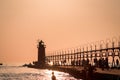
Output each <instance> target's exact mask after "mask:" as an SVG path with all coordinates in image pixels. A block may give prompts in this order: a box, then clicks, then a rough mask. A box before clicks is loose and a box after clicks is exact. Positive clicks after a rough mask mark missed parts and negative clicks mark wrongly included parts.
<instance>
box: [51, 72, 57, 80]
mask: <svg viewBox="0 0 120 80" xmlns="http://www.w3.org/2000/svg"><path fill="white" fill-rule="evenodd" d="M51 78H52V80H56V77H55V75H54V72H52V77H51Z"/></svg>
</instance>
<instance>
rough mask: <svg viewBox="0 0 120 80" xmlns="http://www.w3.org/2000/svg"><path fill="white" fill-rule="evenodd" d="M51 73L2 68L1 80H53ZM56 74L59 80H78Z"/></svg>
mask: <svg viewBox="0 0 120 80" xmlns="http://www.w3.org/2000/svg"><path fill="white" fill-rule="evenodd" d="M51 73H52V70H47V69H34V68H27V67H15V66H0V80H51V76H52V74H51ZM54 74H55V76H56V78H57V80H78V79H76V78H74V77H73V76H71V75H69V74H68V73H64V72H59V71H54ZM79 80H80V79H79Z"/></svg>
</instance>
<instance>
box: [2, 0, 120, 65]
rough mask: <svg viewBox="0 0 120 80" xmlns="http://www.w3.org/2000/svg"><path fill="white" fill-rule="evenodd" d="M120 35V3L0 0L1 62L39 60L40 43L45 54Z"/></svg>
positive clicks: (113, 0) (109, 0) (110, 0)
mask: <svg viewBox="0 0 120 80" xmlns="http://www.w3.org/2000/svg"><path fill="white" fill-rule="evenodd" d="M114 36H115V37H118V36H120V0H0V62H2V63H4V64H9V65H13V64H24V63H29V62H32V61H36V60H37V40H38V39H40V40H43V41H44V42H45V45H46V55H50V53H49V52H52V51H56V50H62V49H63V50H64V49H68V48H73V47H76V46H80V45H84V44H87V43H91V42H95V41H100V40H105V39H107V38H112V37H114Z"/></svg>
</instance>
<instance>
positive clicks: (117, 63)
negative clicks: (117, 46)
mask: <svg viewBox="0 0 120 80" xmlns="http://www.w3.org/2000/svg"><path fill="white" fill-rule="evenodd" d="M116 65H117V67H119V60H118V59H116Z"/></svg>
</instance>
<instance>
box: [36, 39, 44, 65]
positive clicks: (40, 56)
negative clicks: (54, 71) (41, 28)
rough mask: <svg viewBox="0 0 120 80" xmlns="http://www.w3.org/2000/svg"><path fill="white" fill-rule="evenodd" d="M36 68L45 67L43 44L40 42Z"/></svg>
mask: <svg viewBox="0 0 120 80" xmlns="http://www.w3.org/2000/svg"><path fill="white" fill-rule="evenodd" d="M37 48H38V66H39V67H44V66H45V44H44V42H43V41H42V40H41V41H39V42H38V46H37Z"/></svg>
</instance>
